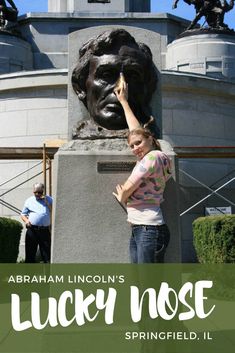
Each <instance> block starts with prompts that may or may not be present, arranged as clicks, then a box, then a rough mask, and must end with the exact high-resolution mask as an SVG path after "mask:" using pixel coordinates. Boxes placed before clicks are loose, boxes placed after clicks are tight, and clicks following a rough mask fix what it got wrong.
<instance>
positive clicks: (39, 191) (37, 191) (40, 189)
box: [33, 183, 44, 199]
mask: <svg viewBox="0 0 235 353" xmlns="http://www.w3.org/2000/svg"><path fill="white" fill-rule="evenodd" d="M33 193H34V196H35V197H36V199H40V198H42V196H43V193H44V185H43V184H42V183H35V184H34V185H33Z"/></svg>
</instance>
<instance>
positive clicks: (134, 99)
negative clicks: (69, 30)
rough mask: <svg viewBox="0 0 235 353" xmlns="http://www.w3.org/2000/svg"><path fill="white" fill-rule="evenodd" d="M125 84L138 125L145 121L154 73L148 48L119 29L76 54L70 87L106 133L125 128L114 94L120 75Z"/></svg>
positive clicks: (92, 40) (96, 39)
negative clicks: (122, 75)
mask: <svg viewBox="0 0 235 353" xmlns="http://www.w3.org/2000/svg"><path fill="white" fill-rule="evenodd" d="M121 71H122V72H123V74H124V76H125V80H126V81H127V83H128V100H129V104H130V106H131V108H132V110H133V112H134V114H135V115H136V117H137V118H138V120H139V121H140V122H141V123H143V124H144V123H146V122H147V121H149V116H150V115H151V112H150V108H149V103H150V100H151V97H152V94H153V92H154V91H155V89H156V84H157V73H156V70H155V67H154V64H153V61H152V53H151V50H150V49H149V47H148V46H147V45H145V44H143V43H137V42H136V40H135V39H134V37H132V36H131V35H130V33H128V32H127V31H125V30H123V29H115V30H110V31H106V32H104V33H102V34H100V35H99V36H97V37H95V38H92V39H90V40H89V41H88V42H87V43H85V44H84V45H83V46H82V48H81V49H80V51H79V58H78V63H77V65H76V67H75V69H74V70H73V74H72V84H73V89H74V91H75V92H76V94H77V96H78V98H79V99H80V100H81V101H82V102H83V103H84V105H85V106H86V107H87V109H88V111H89V113H90V116H91V117H92V118H93V120H94V121H95V123H96V124H98V125H99V126H101V127H103V128H105V129H108V130H122V129H126V128H127V125H126V119H125V116H124V111H123V109H122V107H121V105H120V103H119V101H118V100H117V97H116V95H115V93H114V87H115V84H116V82H117V80H118V78H119V75H120V72H121Z"/></svg>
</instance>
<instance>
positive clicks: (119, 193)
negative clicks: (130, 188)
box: [113, 184, 125, 204]
mask: <svg viewBox="0 0 235 353" xmlns="http://www.w3.org/2000/svg"><path fill="white" fill-rule="evenodd" d="M123 194H124V189H123V185H120V184H118V185H117V186H116V193H115V192H113V195H114V196H115V197H116V199H117V200H118V201H119V202H121V203H123V204H124V203H125V201H124V199H123Z"/></svg>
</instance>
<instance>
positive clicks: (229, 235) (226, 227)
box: [193, 215, 235, 264]
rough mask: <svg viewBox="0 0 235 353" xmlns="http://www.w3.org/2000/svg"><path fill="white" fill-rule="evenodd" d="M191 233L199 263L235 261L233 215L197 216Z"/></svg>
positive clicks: (234, 217) (234, 222)
mask: <svg viewBox="0 0 235 353" xmlns="http://www.w3.org/2000/svg"><path fill="white" fill-rule="evenodd" d="M193 234H194V247H195V250H196V253H197V257H198V261H199V262H200V263H208V264H214V263H231V262H235V215H231V216H228V215H223V216H207V217H200V218H197V219H196V220H195V221H194V222H193Z"/></svg>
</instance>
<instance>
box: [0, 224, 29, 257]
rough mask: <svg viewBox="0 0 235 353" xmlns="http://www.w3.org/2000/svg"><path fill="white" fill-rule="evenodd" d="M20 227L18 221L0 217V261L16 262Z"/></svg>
mask: <svg viewBox="0 0 235 353" xmlns="http://www.w3.org/2000/svg"><path fill="white" fill-rule="evenodd" d="M22 228H23V227H22V224H21V223H20V222H18V221H15V220H14V219H10V218H3V217H0V262H8V263H12V262H13V263H14V262H16V260H17V257H18V254H19V244H20V237H21V230H22Z"/></svg>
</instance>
